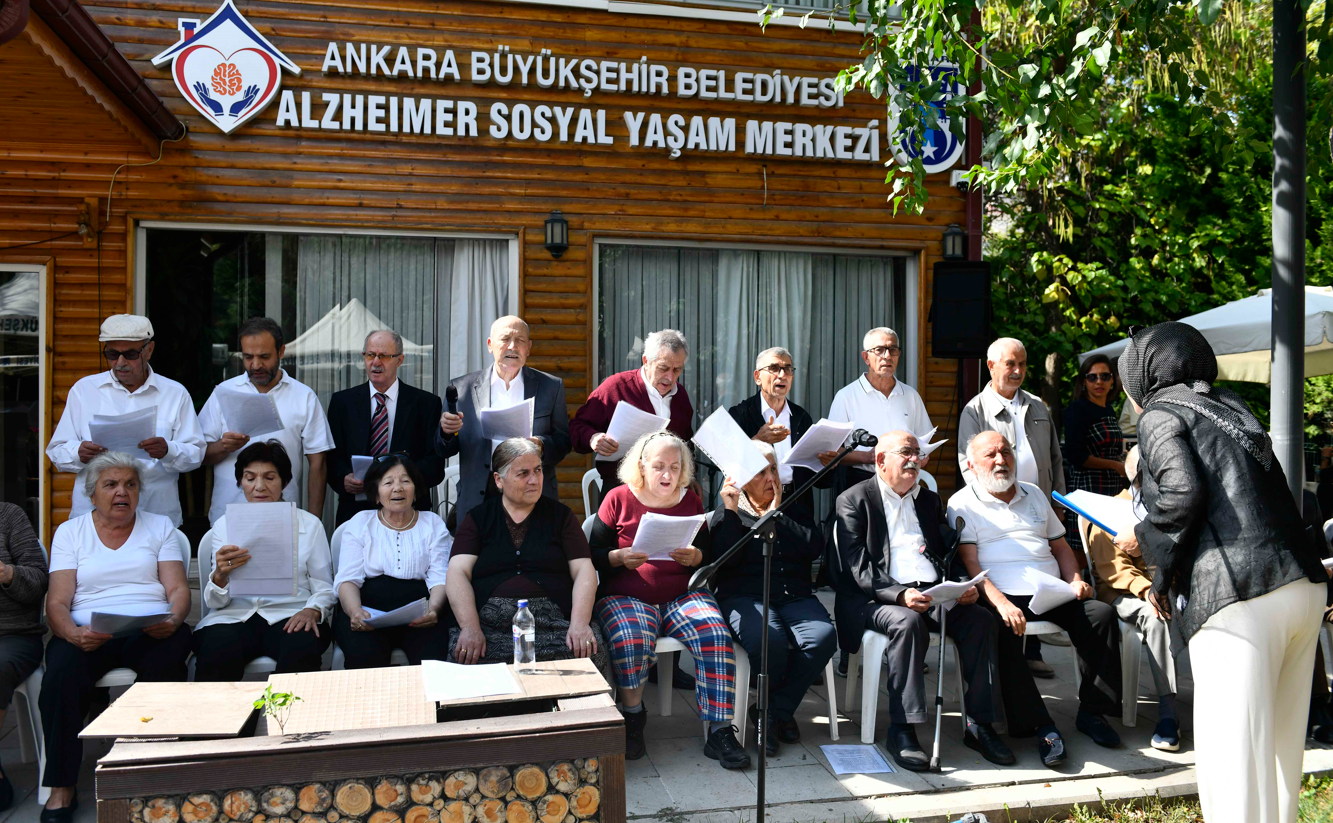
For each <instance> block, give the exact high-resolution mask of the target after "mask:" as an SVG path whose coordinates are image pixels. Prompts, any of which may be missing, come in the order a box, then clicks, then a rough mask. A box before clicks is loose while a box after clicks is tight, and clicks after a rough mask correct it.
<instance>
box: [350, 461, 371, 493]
mask: <svg viewBox="0 0 1333 823" xmlns="http://www.w3.org/2000/svg"><path fill="white" fill-rule="evenodd" d="M374 462H375V458H373V457H371V456H370V455H368V454H354V455H352V478H353V479H355V480H365V479H366V472H368V471H370V464H372V463H374ZM356 499H357V500H365V499H366V493H365V492H361V493H360V494H358V495H357V496H356Z"/></svg>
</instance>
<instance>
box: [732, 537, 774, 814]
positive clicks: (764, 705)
mask: <svg viewBox="0 0 1333 823" xmlns="http://www.w3.org/2000/svg"><path fill="white" fill-rule="evenodd" d="M777 536H778V521H777V519H776V518H775V519H773V520H770V521H769V522H768V523H765V524H764V531H763V533H762V534H761V535H760V537H761V538H762V539H763V541H764V622H763V623H762V624H761V626H762V627H763V630H764V634H763V639H762V640H760V641H759V706H758V708H757V709H756V712H757V713H758V716H759V722H758V723H756V724H755V725H756V727H757V729H756V731H757V734H756V737H757V738H758V739H757V740H756V742H757V743H758V744H759V780H758V781H757V782H758V787H757V788H758V791H757V792H756V793H755V803H754V823H764V806H765V797H764V792H765V788H766V786H765V782H766V781H765V779H766V777H767V774H768V752H767V750H768V736H769V735H770V734H772V733H773V730H772V729H770V728H769V722H768V616H769V609H770V607H771V602H772V601H771V598H770V594H771V590H772V587H773V543H774V541H775V540H777ZM748 688H750V684H749V683H737V684H736V690H737V692H739V691H740V690H741V689H748ZM737 721H738V722H740V723H744V722H745V718H743V717H740V718H737Z"/></svg>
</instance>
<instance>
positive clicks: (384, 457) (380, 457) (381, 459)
mask: <svg viewBox="0 0 1333 823" xmlns="http://www.w3.org/2000/svg"><path fill="white" fill-rule="evenodd" d="M393 457H397V458H399V459H400V460H410V459H411V458H410V457H408V456H407V453H406V452H394V453H393V454H381V455H378V456H376V458H375V462H376V463H383V462H384V461H385V460H388V459H390V458H393Z"/></svg>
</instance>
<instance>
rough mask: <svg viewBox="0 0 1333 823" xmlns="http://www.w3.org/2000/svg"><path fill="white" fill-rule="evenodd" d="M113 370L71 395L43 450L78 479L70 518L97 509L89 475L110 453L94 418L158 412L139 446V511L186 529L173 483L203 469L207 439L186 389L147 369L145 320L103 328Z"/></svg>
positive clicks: (111, 322)
mask: <svg viewBox="0 0 1333 823" xmlns="http://www.w3.org/2000/svg"><path fill="white" fill-rule="evenodd" d="M97 339H98V341H100V342H101V345H102V356H103V357H105V358H106V362H107V365H108V367H109V368H108V369H107V370H106V371H104V372H98V373H97V374H90V375H88V376H87V377H84V378H81V379H80V380H79V381H78V382H77V383H75V384H74V386H73V387H72V388H71V389H70V390H69V398H68V399H67V400H66V401H65V411H64V413H63V414H61V415H60V423H59V424H58V425H57V426H56V431H55V434H54V435H53V436H52V437H51V442H50V444H48V445H47V447H46V456H47V457H49V458H51V462H52V463H53V464H54V465H55V467H56V469H57V470H59V471H62V472H77V473H78V474H79V477H78V479H77V480H76V481H75V483H74V492H73V495H72V499H71V502H70V513H69V516H70V517H71V518H73V517H78V516H79V515H83V514H87V513H88V512H89V511H91V510H92V502H91V501H90V500H89V499H88V495H87V494H86V493H85V492H84V490H83V471H84V467H85V466H86V465H87V464H88V461H89V460H92V459H93V458H94V457H96V456H97V455H99V454H101V453H102V452H104V451H106V450H107V449H106V448H105V447H104V446H102V445H100V444H98V443H96V442H95V441H94V440H93V436H92V431H91V425H90V424H91V423H92V422H93V418H94V417H95V416H97V415H102V416H104V417H117V416H120V415H125V414H129V413H131V412H136V411H142V410H144V409H155V410H156V415H155V418H156V419H155V422H154V425H153V436H152V437H149V438H146V439H144V440H142V441H140V442H139V443H138V444H137V448H138V449H140V450H141V453H136V454H135V456H136V457H139V458H141V459H140V464H141V466H142V474H143V488H142V489H140V490H139V508H140V509H142V510H144V511H149V512H152V513H153V514H160V515H163V516H164V517H170V518H171V520H172V522H173V523H175V524H176V526H177V527H179V526H180V524H181V504H180V493H179V492H178V491H177V488H176V479H177V477H179V476H180V474H181V473H182V472H188V471H192V470H194V469H197V468H199V466H200V464H202V463H203V460H204V448H205V445H204V434H203V431H202V430H201V429H200V428H199V418H198V417H197V416H195V413H194V402H193V401H192V400H191V399H190V393H189V392H188V391H186V390H185V387H184V386H182V385H181V384H180V383H177V382H176V381H175V380H171V379H170V378H166V377H163V376H162V375H160V374H158V373H157V372H155V371H153V369H152V367H151V366H149V365H148V363H149V361H150V360H151V359H152V357H153V345H154V343H153V324H152V323H150V322H148V318H147V317H140V316H138V315H135V314H116V315H112V316H111V317H108V318H107V319H106V321H105V322H104V323H102V328H101V332H100V333H99V334H98V336H97Z"/></svg>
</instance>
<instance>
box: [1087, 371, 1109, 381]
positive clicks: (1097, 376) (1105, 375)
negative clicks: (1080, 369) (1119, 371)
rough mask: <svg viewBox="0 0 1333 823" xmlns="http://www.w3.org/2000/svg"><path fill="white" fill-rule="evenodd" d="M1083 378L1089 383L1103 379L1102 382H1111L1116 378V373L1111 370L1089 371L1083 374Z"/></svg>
mask: <svg viewBox="0 0 1333 823" xmlns="http://www.w3.org/2000/svg"><path fill="white" fill-rule="evenodd" d="M1083 379H1084V380H1086V381H1088V382H1089V383H1096V382H1098V381H1101V382H1102V383H1110V382H1111V381H1113V380H1115V375H1114V374H1111V373H1110V372H1088V373H1087V374H1085V375H1083Z"/></svg>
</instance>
